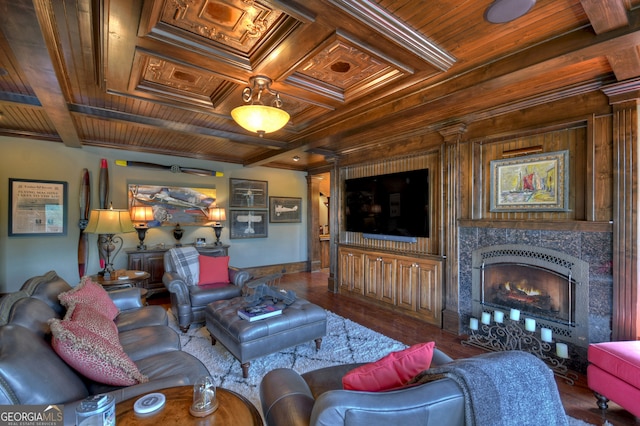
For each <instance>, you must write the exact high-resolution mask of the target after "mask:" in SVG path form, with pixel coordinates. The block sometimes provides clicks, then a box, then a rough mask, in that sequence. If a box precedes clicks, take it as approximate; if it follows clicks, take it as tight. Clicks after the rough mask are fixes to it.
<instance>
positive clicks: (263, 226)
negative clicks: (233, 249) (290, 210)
mask: <svg viewBox="0 0 640 426" xmlns="http://www.w3.org/2000/svg"><path fill="white" fill-rule="evenodd" d="M267 214H268V213H267V211H266V210H231V209H230V210H229V216H230V218H229V238H231V239H241V238H266V237H267V226H268V224H267Z"/></svg>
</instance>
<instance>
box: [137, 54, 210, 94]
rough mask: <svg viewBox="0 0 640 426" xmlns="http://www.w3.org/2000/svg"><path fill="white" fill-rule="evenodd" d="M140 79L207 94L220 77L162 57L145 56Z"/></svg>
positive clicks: (194, 92)
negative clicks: (145, 59) (145, 62)
mask: <svg viewBox="0 0 640 426" xmlns="http://www.w3.org/2000/svg"><path fill="white" fill-rule="evenodd" d="M142 79H143V80H144V81H147V82H151V83H156V84H159V85H162V86H167V87H172V88H174V89H178V90H181V91H185V92H189V93H193V94H197V95H202V96H208V95H209V94H210V93H211V92H212V90H213V88H214V87H216V86H218V85H220V83H221V82H222V79H220V78H215V77H214V76H213V75H211V74H205V73H203V72H198V71H196V70H195V69H191V68H188V67H186V66H183V65H178V64H175V63H172V62H168V61H165V60H164V59H160V58H155V57H147V64H146V67H145V71H144V73H143V75H142Z"/></svg>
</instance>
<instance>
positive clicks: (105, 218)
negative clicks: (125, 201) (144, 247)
mask: <svg viewBox="0 0 640 426" xmlns="http://www.w3.org/2000/svg"><path fill="white" fill-rule="evenodd" d="M134 231H135V229H134V228H133V223H132V222H131V216H129V211H128V210H124V209H96V210H92V211H91V215H90V216H89V223H88V224H87V227H86V228H85V230H84V232H87V233H89V234H124V233H126V232H134Z"/></svg>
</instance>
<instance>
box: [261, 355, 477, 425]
mask: <svg viewBox="0 0 640 426" xmlns="http://www.w3.org/2000/svg"><path fill="white" fill-rule="evenodd" d="M451 361H452V359H451V358H450V357H449V356H448V355H446V354H445V353H444V352H442V351H440V350H439V349H435V350H434V354H433V359H432V361H431V365H432V366H439V365H443V364H446V363H448V362H451ZM359 365H362V364H346V365H338V366H332V367H326V368H321V369H318V370H314V371H310V372H308V373H304V374H302V375H300V374H298V373H297V372H295V371H294V370H292V369H288V368H280V369H276V370H273V371H270V372H269V373H267V374H266V375H265V376H264V378H263V379H262V382H261V383H260V401H261V404H262V412H263V414H264V418H265V421H266V423H267V425H268V426H277V425H287V426H308V425H327V426H338V425H367V426H388V425H417V424H419V425H428V426H442V425H447V426H464V424H465V400H464V395H463V392H462V389H461V388H460V387H459V386H458V385H457V384H456V383H455V382H454V381H453V380H451V379H448V378H444V379H440V380H436V381H433V382H429V383H424V384H420V385H417V386H413V387H407V388H404V389H400V390H393V391H387V392H362V391H351V390H343V386H342V376H344V375H345V374H346V373H347V372H348V371H350V370H352V369H353V368H355V367H357V366H359Z"/></svg>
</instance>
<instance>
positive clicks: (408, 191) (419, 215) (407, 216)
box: [344, 169, 429, 242]
mask: <svg viewBox="0 0 640 426" xmlns="http://www.w3.org/2000/svg"><path fill="white" fill-rule="evenodd" d="M344 214H345V222H346V230H347V231H351V232H362V233H363V234H364V235H363V236H364V238H374V239H381V240H391V241H404V242H416V241H417V238H418V237H428V236H429V170H428V169H420V170H411V171H407V172H399V173H390V174H384V175H377V176H369V177H363V178H354V179H346V180H345V210H344Z"/></svg>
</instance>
